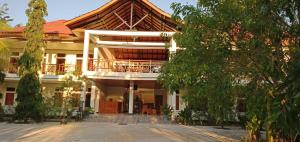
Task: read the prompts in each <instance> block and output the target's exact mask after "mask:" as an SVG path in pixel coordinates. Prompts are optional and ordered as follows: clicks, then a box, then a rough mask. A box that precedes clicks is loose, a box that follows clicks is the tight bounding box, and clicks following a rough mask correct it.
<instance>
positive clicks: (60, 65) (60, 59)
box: [56, 53, 66, 74]
mask: <svg viewBox="0 0 300 142" xmlns="http://www.w3.org/2000/svg"><path fill="white" fill-rule="evenodd" d="M65 61H66V54H61V53H58V54H57V59H56V70H57V72H58V74H64V73H65Z"/></svg>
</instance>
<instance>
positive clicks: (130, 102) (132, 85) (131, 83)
mask: <svg viewBox="0 0 300 142" xmlns="http://www.w3.org/2000/svg"><path fill="white" fill-rule="evenodd" d="M133 87H134V82H133V81H132V80H131V81H130V86H129V109H128V113H129V114H133V93H134V90H133Z"/></svg>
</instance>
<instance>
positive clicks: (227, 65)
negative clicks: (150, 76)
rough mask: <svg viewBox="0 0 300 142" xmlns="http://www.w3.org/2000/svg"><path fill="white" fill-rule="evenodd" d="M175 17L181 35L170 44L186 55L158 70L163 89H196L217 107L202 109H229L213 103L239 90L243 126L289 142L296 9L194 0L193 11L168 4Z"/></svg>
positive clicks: (286, 1)
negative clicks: (243, 103)
mask: <svg viewBox="0 0 300 142" xmlns="http://www.w3.org/2000/svg"><path fill="white" fill-rule="evenodd" d="M173 9H174V14H173V17H174V20H175V21H178V24H179V29H181V33H179V34H178V35H177V36H176V41H177V43H178V44H179V46H181V47H182V48H184V49H185V50H183V51H181V52H180V53H178V54H176V56H175V57H174V58H173V59H172V60H171V62H170V63H168V64H166V65H165V66H164V67H163V73H162V75H161V76H160V80H161V81H162V82H163V84H164V85H165V87H170V88H171V89H178V88H185V89H186V88H187V89H196V92H197V94H199V95H207V96H208V97H211V100H215V101H213V102H214V103H215V105H214V106H210V105H208V109H210V108H216V106H218V105H219V104H220V103H224V104H222V106H226V105H229V106H230V104H231V103H232V102H231V101H223V102H220V101H218V100H219V99H223V98H224V99H230V98H231V97H234V95H232V90H235V89H236V88H239V87H241V88H243V89H244V92H245V93H244V94H242V95H243V96H242V97H244V98H246V99H247V100H246V103H247V109H246V110H247V115H248V119H249V120H256V122H263V123H260V124H261V125H260V126H263V127H264V128H265V129H266V131H267V133H266V134H267V135H266V137H267V140H268V141H273V140H274V137H275V138H276V139H280V140H283V141H295V138H296V137H297V136H298V135H299V127H300V126H299V125H300V123H299V101H298V100H299V98H298V97H299V96H298V95H297V94H299V80H298V78H297V77H298V75H297V73H296V72H297V71H298V70H297V68H298V66H299V62H297V59H298V60H299V46H300V38H299V36H300V32H299V31H300V25H299V23H300V22H299V21H300V17H299V9H300V1H294V0H275V1H273V0H263V1H262V0H244V1H236V0H220V1H207V0H199V1H198V5H197V6H196V7H195V6H189V5H181V4H173ZM218 94H220V95H218ZM230 94H231V95H230ZM225 95H228V96H231V97H225ZM219 96H222V97H223V98H219ZM254 96H255V97H254ZM253 105H254V106H260V107H261V109H260V107H254V106H253ZM213 110H215V111H214V112H211V113H213V115H218V116H221V115H219V114H222V113H220V112H217V111H216V110H217V109H213ZM254 118H255V119H254ZM292 125H293V126H292ZM255 128H257V127H255Z"/></svg>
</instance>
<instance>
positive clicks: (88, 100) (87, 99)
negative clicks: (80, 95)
mask: <svg viewBox="0 0 300 142" xmlns="http://www.w3.org/2000/svg"><path fill="white" fill-rule="evenodd" d="M91 92H92V88H88V90H87V92H86V96H85V107H91Z"/></svg>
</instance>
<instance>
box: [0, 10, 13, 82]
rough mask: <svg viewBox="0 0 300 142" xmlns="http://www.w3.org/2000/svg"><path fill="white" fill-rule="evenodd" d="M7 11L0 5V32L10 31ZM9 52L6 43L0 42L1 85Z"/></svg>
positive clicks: (7, 64) (7, 63)
mask: <svg viewBox="0 0 300 142" xmlns="http://www.w3.org/2000/svg"><path fill="white" fill-rule="evenodd" d="M7 11H8V8H7V4H0V30H8V29H10V26H9V25H8V24H7V23H8V21H11V19H10V18H9V16H8V15H7ZM9 52H10V51H9V49H8V43H7V42H5V41H3V40H0V83H3V81H4V78H5V73H4V71H5V70H7V68H8V66H9V55H10V54H9Z"/></svg>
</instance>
